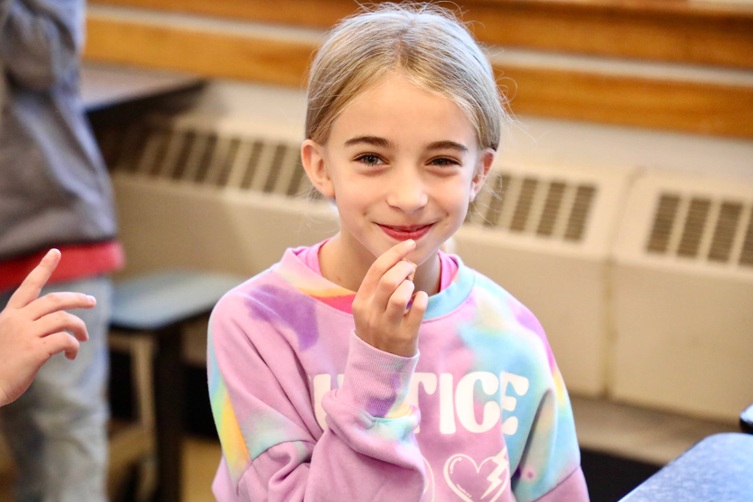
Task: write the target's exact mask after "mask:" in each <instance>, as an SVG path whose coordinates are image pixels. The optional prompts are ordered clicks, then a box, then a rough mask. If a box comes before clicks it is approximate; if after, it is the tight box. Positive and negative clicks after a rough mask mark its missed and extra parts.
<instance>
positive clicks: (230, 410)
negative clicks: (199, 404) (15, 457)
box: [207, 246, 588, 502]
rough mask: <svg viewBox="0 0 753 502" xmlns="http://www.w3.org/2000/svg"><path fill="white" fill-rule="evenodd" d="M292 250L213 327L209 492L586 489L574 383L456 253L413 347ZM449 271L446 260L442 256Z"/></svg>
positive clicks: (383, 494) (451, 493)
mask: <svg viewBox="0 0 753 502" xmlns="http://www.w3.org/2000/svg"><path fill="white" fill-rule="evenodd" d="M317 250H318V246H315V247H313V248H297V249H289V250H288V251H286V252H285V254H284V256H283V257H282V259H281V261H280V262H279V263H277V264H275V265H274V266H272V267H271V268H270V269H268V270H266V271H264V272H262V273H260V274H259V275H257V276H255V277H252V278H251V279H249V280H248V281H246V282H245V283H243V284H241V285H239V286H238V287H236V288H235V289H233V290H231V291H230V292H228V293H227V294H226V295H225V296H224V297H223V298H222V299H221V300H220V302H219V303H218V304H217V306H216V307H215V309H214V311H213V313H212V317H211V320H210V326H209V342H208V353H207V359H208V361H207V366H208V376H209V393H210V400H211V405H212V412H213V415H214V420H215V424H216V427H217V431H218V433H219V437H220V441H221V444H222V460H221V462H220V466H219V468H218V471H217V474H216V477H215V480H214V483H213V486H212V488H213V491H214V494H215V496H216V498H217V500H218V501H220V502H225V501H252V500H270V501H286V502H288V501H297V500H307V501H314V500H315V501H346V502H351V501H362V500H373V501H419V500H420V501H451V500H460V501H484V502H492V501H510V500H518V501H530V500H563V501H568V502H570V501H580V500H587V499H588V495H587V489H586V485H585V481H584V478H583V474H582V471H581V468H580V453H579V448H578V442H577V438H576V433H575V426H574V423H573V415H572V410H571V407H570V402H569V398H568V395H567V391H566V389H565V385H564V383H563V381H562V377H561V375H560V372H559V370H558V368H557V364H556V362H555V360H554V356H553V355H552V351H551V349H550V347H549V343H548V342H547V339H546V336H545V335H544V332H543V329H542V327H541V325H540V324H539V322H538V321H537V320H536V318H535V317H534V316H533V314H532V313H531V312H530V311H529V310H528V309H527V308H526V307H524V306H523V305H522V304H521V303H520V302H518V301H517V300H516V299H515V298H513V297H512V296H511V295H510V294H509V293H508V292H507V291H505V290H504V289H502V288H501V287H500V286H498V285H496V284H495V283H494V282H492V281H491V280H489V279H488V278H486V277H484V276H483V275H481V274H479V273H478V272H476V271H474V270H472V269H470V268H468V267H466V266H465V265H464V264H463V263H462V261H461V260H460V259H459V258H458V257H456V256H450V255H446V254H444V253H440V258H441V260H442V262H443V263H450V262H448V260H451V261H452V263H451V264H452V265H453V267H452V268H457V272H456V273H455V274H454V276H453V277H452V278H451V281H447V282H448V283H449V284H448V285H447V287H445V288H443V289H442V291H440V292H439V293H438V294H436V295H433V296H432V297H430V299H429V305H428V309H427V311H426V314H425V316H424V320H423V323H422V325H421V328H420V331H419V354H418V355H416V356H414V357H401V356H397V355H394V354H390V353H387V352H382V351H380V350H378V349H376V348H374V347H372V346H370V345H368V344H366V343H365V342H363V341H361V340H360V339H359V338H358V337H357V336H356V335H355V332H354V320H353V315H352V312H351V304H352V300H353V297H354V294H355V293H354V292H352V291H349V290H346V289H343V288H341V287H339V286H337V285H336V284H334V283H332V282H330V281H328V280H327V279H325V278H323V277H322V276H321V274H320V273H318V271H317V270H315V269H314V268H315V267H313V268H312V267H311V266H310V264H308V265H307V262H306V259H305V258H306V256H309V257H310V256H311V253H315V252H316V251H317ZM442 268H443V271H446V270H447V269H448V268H450V267H446V266H443V267H442Z"/></svg>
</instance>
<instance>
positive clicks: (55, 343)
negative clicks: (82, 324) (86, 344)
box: [44, 332, 81, 360]
mask: <svg viewBox="0 0 753 502" xmlns="http://www.w3.org/2000/svg"><path fill="white" fill-rule="evenodd" d="M80 347H81V344H80V343H79V341H78V340H77V339H76V338H74V337H73V336H71V335H70V334H68V333H65V332H58V333H53V334H51V335H49V336H46V337H45V338H44V350H45V352H46V353H47V354H48V355H49V357H52V356H54V355H55V354H58V353H60V352H65V357H67V358H68V359H71V360H73V359H75V358H76V356H77V355H78V350H79V348H80Z"/></svg>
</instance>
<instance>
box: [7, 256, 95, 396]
mask: <svg viewBox="0 0 753 502" xmlns="http://www.w3.org/2000/svg"><path fill="white" fill-rule="evenodd" d="M59 261H60V251H58V250H57V249H52V250H50V251H49V252H48V253H47V254H46V255H45V257H44V258H43V259H42V261H41V262H40V263H39V265H37V266H36V268H34V270H32V271H31V273H29V275H28V276H27V277H26V279H24V282H23V283H22V284H21V286H19V288H18V289H17V290H16V292H15V293H13V296H11V298H10V300H9V301H8V305H7V306H6V307H5V310H3V311H2V312H0V406H2V405H4V404H8V403H10V402H12V401H15V400H16V399H18V397H19V396H20V395H21V394H23V393H24V392H25V391H26V389H28V388H29V385H31V382H32V381H33V380H34V377H35V376H36V374H37V372H38V371H39V368H40V367H41V366H42V364H44V363H45V362H46V361H47V360H48V359H49V358H50V357H52V356H53V355H54V354H57V353H58V352H65V355H66V357H67V358H68V359H74V358H75V357H76V355H77V354H78V349H79V342H80V341H81V342H83V341H85V340H88V339H89V334H88V333H87V331H86V325H84V322H83V321H82V320H81V319H79V318H78V317H76V316H75V315H73V314H69V313H68V312H65V311H66V310H68V309H77V308H91V307H94V305H95V304H96V300H95V299H94V297H91V296H88V295H84V294H81V293H68V292H65V293H50V294H47V295H45V296H43V297H42V298H39V294H40V292H41V291H42V288H43V287H44V285H45V284H46V283H47V280H48V279H49V278H50V275H52V272H53V271H54V270H55V267H57V265H58V262H59Z"/></svg>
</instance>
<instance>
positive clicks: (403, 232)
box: [379, 224, 432, 241]
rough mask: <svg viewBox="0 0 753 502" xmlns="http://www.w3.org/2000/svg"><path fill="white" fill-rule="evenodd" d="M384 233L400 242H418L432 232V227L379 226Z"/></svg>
mask: <svg viewBox="0 0 753 502" xmlns="http://www.w3.org/2000/svg"><path fill="white" fill-rule="evenodd" d="M379 227H380V228H381V229H382V231H383V232H384V233H385V234H387V235H389V236H390V237H392V238H393V239H396V240H399V241H407V240H408V239H413V240H418V239H420V238H421V237H423V236H424V235H426V234H427V233H428V232H429V230H431V227H432V225H431V224H429V225H410V226H401V225H397V226H396V225H379Z"/></svg>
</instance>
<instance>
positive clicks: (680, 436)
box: [0, 397, 738, 502]
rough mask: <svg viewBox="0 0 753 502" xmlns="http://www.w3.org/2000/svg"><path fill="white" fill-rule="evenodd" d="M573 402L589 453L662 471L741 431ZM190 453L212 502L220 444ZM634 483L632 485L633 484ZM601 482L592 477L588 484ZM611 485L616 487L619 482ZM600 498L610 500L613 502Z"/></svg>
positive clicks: (204, 500)
mask: <svg viewBox="0 0 753 502" xmlns="http://www.w3.org/2000/svg"><path fill="white" fill-rule="evenodd" d="M572 401H573V410H574V413H575V420H576V427H577V429H578V437H579V440H580V444H581V447H582V448H583V449H584V450H592V451H594V452H604V453H608V454H610V455H611V456H614V457H617V458H626V459H630V460H637V461H640V462H643V463H648V464H654V465H656V466H657V467H658V466H661V465H663V464H665V463H667V462H669V461H670V460H672V459H673V458H675V457H677V456H678V455H680V454H681V453H682V452H684V451H685V450H687V449H688V448H689V447H691V446H692V445H693V444H695V443H696V442H698V441H699V440H701V439H702V438H704V437H706V436H708V435H710V434H715V433H718V432H725V431H736V430H738V429H737V425H736V424H734V423H728V424H724V423H717V422H711V421H706V420H698V419H692V418H688V417H684V416H679V415H675V414H669V413H661V412H657V411H652V410H646V409H641V408H636V407H632V406H625V405H618V404H615V403H611V402H606V401H601V400H593V399H584V398H579V397H573V398H572ZM185 453H186V455H185V458H184V463H183V469H184V470H183V479H184V481H185V485H184V491H183V493H184V501H185V502H213V501H214V498H213V497H212V493H211V483H212V478H213V476H214V472H215V469H216V468H217V463H218V461H219V458H220V448H219V444H218V443H217V442H216V441H215V440H213V439H207V438H205V437H202V436H197V435H190V436H189V437H188V438H187V440H186V444H185ZM626 465H627V464H626ZM584 470H585V467H584ZM587 477H588V474H587ZM634 479H635V478H632V480H631V481H629V482H631V483H634V482H635V481H634ZM600 481H601V480H599V479H588V482H589V484H595V483H599V482H600ZM608 482H609V483H612V484H613V483H614V478H611V479H610V480H608ZM7 490H8V487H7V480H6V481H5V482H3V481H2V479H0V501H6V500H7V501H10V500H12V499H11V498H10V496H9V492H8V491H7ZM592 499H594V500H592V502H600V501H599V500H597V499H596V498H594V497H592ZM601 500H604V501H605V502H608V501H609V500H610V499H608V498H604V499H601ZM611 500H614V499H611Z"/></svg>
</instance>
